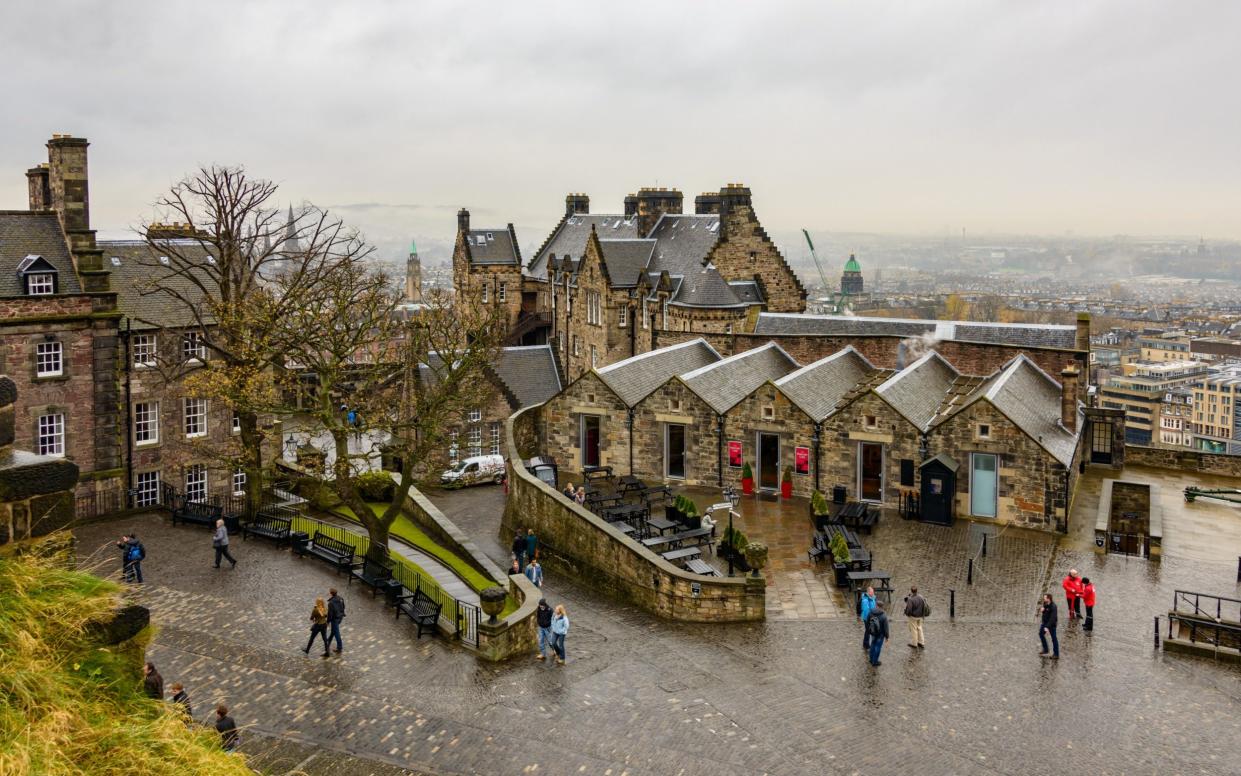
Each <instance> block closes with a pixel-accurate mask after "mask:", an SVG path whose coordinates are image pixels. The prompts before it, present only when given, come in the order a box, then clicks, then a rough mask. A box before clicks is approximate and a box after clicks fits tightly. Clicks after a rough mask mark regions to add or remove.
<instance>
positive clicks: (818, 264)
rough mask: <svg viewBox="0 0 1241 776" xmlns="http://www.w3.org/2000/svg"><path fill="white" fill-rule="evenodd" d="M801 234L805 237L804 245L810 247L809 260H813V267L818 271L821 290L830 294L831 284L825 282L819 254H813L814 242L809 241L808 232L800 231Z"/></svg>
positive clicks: (825, 274)
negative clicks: (821, 283) (821, 282)
mask: <svg viewBox="0 0 1241 776" xmlns="http://www.w3.org/2000/svg"><path fill="white" fill-rule="evenodd" d="M801 233H802V234H804V235H806V244H807V245H809V246H810V258H812V259H814V266H815V268H816V269H818V270H819V279H820V280H822V281H823V289H824V290H825V291H826V292H827V293H829V294H830V293H831V292H832V284H831V283H828V282H827V273H826V272H824V271H823V262H821V261H819V254H817V253H815V252H814V241H812V240H811V239H810V232H807V231H806V230H805V229H802V230H801Z"/></svg>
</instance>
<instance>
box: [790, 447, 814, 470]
mask: <svg viewBox="0 0 1241 776" xmlns="http://www.w3.org/2000/svg"><path fill="white" fill-rule="evenodd" d="M793 463H794V467H793V470H794V471H796V472H797V473H798V474H809V473H810V448H809V447H797V448H794V449H793Z"/></svg>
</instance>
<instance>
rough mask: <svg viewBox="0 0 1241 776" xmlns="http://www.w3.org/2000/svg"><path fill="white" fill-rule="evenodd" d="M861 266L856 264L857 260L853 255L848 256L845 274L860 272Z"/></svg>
mask: <svg viewBox="0 0 1241 776" xmlns="http://www.w3.org/2000/svg"><path fill="white" fill-rule="evenodd" d="M861 271H862V265H861V264H858V263H857V259H855V258H854V257H853V254H849V260H848V261H846V262H845V272H861Z"/></svg>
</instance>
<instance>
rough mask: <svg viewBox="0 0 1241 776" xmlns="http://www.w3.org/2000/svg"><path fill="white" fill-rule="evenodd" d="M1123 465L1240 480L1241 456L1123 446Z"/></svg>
mask: <svg viewBox="0 0 1241 776" xmlns="http://www.w3.org/2000/svg"><path fill="white" fill-rule="evenodd" d="M1125 463H1127V464H1133V465H1138V466H1155V467H1158V468H1160V469H1179V470H1181V471H1188V472H1201V473H1203V474H1218V475H1220V476H1221V477H1238V478H1241V455H1223V454H1221V453H1205V452H1202V451H1201V450H1165V449H1163V448H1159V447H1143V446H1140V445H1125Z"/></svg>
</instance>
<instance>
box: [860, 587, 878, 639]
mask: <svg viewBox="0 0 1241 776" xmlns="http://www.w3.org/2000/svg"><path fill="white" fill-rule="evenodd" d="M874 608H875V588H873V587H868V588H866V592H865V593H863V594H862V612H861V614H862V649H864V650H866V651H867V652H869V651H870V628H867V627H866V619H867V618H868V617H870V612H871V610H872V609H874Z"/></svg>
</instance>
